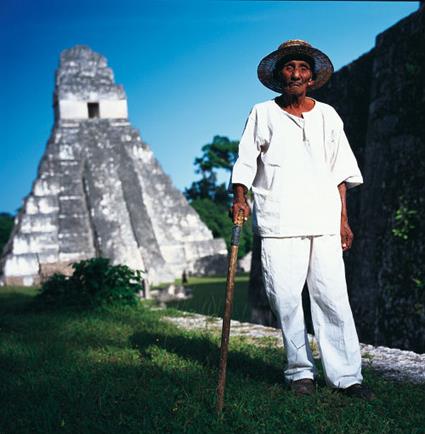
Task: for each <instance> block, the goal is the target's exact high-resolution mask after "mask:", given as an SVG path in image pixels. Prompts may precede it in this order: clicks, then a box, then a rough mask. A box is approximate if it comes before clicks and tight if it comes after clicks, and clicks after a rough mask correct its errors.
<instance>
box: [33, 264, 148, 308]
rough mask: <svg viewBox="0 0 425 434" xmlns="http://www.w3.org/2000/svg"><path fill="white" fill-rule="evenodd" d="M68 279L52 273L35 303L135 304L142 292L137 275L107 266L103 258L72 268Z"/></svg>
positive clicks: (77, 304) (123, 266)
mask: <svg viewBox="0 0 425 434" xmlns="http://www.w3.org/2000/svg"><path fill="white" fill-rule="evenodd" d="M72 268H73V269H74V272H73V274H72V276H70V277H68V276H64V275H63V274H59V273H56V274H54V275H53V276H50V277H49V278H48V279H47V280H46V282H45V283H44V284H43V285H42V287H41V289H40V294H39V295H38V297H37V303H38V304H41V305H53V306H97V305H103V304H111V303H123V304H135V303H136V302H137V293H138V292H139V291H142V290H143V286H142V283H141V279H142V275H141V272H140V271H133V270H131V269H130V268H128V267H127V266H126V265H110V263H109V259H107V258H92V259H86V260H83V261H79V262H76V263H74V264H73V265H72Z"/></svg>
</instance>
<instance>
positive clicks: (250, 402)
mask: <svg viewBox="0 0 425 434" xmlns="http://www.w3.org/2000/svg"><path fill="white" fill-rule="evenodd" d="M200 284H201V282H200ZM218 287H220V291H224V289H223V280H221V281H220V280H219V281H217V288H218ZM217 291H219V290H218V289H217ZM33 295H34V290H28V289H12V288H0V376H1V378H0V381H1V383H0V384H1V386H0V433H2V434H3V433H5V434H6V433H19V434H24V433H43V434H46V433H72V434H77V433H111V434H119V433H184V432H185V433H338V434H339V433H356V434H358V433H424V432H425V415H424V408H425V399H424V398H425V387H424V386H418V385H412V384H397V383H394V382H390V381H385V380H383V379H382V378H381V377H380V376H379V375H376V374H374V373H373V372H371V371H369V370H367V369H366V370H365V373H364V374H365V378H366V380H367V382H368V383H369V384H370V385H371V386H372V387H373V389H374V390H375V392H376V394H377V396H378V399H377V400H376V401H374V402H371V403H368V402H363V401H359V400H354V399H349V398H347V397H344V396H341V395H338V394H334V393H331V392H330V391H329V390H328V389H327V388H326V387H324V385H323V383H321V384H320V387H319V392H318V393H317V394H316V396H314V397H303V398H297V397H294V396H293V395H292V393H291V392H290V391H289V390H287V389H286V387H285V386H284V385H283V383H282V353H281V350H279V349H276V348H274V347H272V346H270V344H269V345H267V344H266V342H264V344H265V345H264V346H255V345H253V344H249V343H248V342H247V341H246V340H244V339H242V338H232V339H231V341H230V342H231V351H230V354H229V362H228V364H229V368H228V377H227V378H228V381H227V387H226V398H225V411H224V413H223V415H222V417H221V418H217V416H216V415H215V410H214V407H215V387H216V381H217V365H218V345H219V336H218V335H212V334H206V333H205V332H195V331H191V332H189V331H183V330H180V329H177V328H176V327H175V326H173V325H172V324H168V323H165V322H163V321H161V317H162V316H164V315H169V314H176V313H178V311H176V310H172V311H153V310H151V309H149V308H148V307H147V306H145V305H142V304H141V305H140V306H136V307H118V306H117V307H110V308H98V309H96V310H91V311H84V310H65V309H64V310H61V311H36V310H34V309H32V308H31V300H32V297H33Z"/></svg>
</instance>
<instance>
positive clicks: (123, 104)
mask: <svg viewBox="0 0 425 434" xmlns="http://www.w3.org/2000/svg"><path fill="white" fill-rule="evenodd" d="M99 113H100V117H101V118H102V119H117V118H118V119H121V118H123V119H127V117H128V112H127V100H125V99H121V100H115V101H114V100H103V101H102V100H101V101H100V102H99Z"/></svg>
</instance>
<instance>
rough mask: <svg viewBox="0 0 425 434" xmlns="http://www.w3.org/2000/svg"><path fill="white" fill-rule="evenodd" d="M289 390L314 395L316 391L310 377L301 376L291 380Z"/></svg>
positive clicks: (299, 393) (297, 393)
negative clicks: (298, 378)
mask: <svg viewBox="0 0 425 434" xmlns="http://www.w3.org/2000/svg"><path fill="white" fill-rule="evenodd" d="M291 390H292V391H293V392H294V393H295V394H296V395H300V396H301V395H314V393H315V392H316V386H315V384H314V381H313V380H312V379H310V378H301V380H295V381H292V382H291Z"/></svg>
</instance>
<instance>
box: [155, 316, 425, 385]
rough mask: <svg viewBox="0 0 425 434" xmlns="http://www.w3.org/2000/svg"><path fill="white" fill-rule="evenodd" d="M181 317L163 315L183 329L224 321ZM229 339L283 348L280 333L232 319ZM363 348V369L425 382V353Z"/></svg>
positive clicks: (215, 326)
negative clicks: (264, 342) (268, 342)
mask: <svg viewBox="0 0 425 434" xmlns="http://www.w3.org/2000/svg"><path fill="white" fill-rule="evenodd" d="M182 315H184V316H181V317H170V316H164V317H163V320H164V321H168V322H171V323H173V324H175V325H177V326H179V327H181V328H184V329H189V330H205V331H211V332H221V328H222V323H223V320H222V318H219V317H211V316H206V315H200V314H194V313H189V312H183V313H182ZM230 336H246V337H249V338H252V339H253V342H254V343H256V340H258V339H259V338H270V339H272V340H274V343H275V345H276V347H283V339H282V333H281V331H280V330H278V329H275V328H273V327H265V326H262V325H259V324H251V323H242V322H239V321H235V320H232V321H231V326H230ZM309 340H310V343H311V345H312V348H313V350H314V351H313V352H314V355H315V357H320V354H319V353H318V352H317V342H316V340H315V337H314V336H311V335H309ZM257 342H258V341H257ZM360 347H361V353H362V363H363V366H366V367H370V368H371V369H373V370H375V371H377V372H379V373H380V374H382V375H383V376H384V377H385V378H387V379H390V380H395V381H410V382H412V383H425V354H417V353H414V352H413V351H403V350H399V349H396V348H387V347H382V346H379V347H374V346H373V345H368V344H360Z"/></svg>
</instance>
